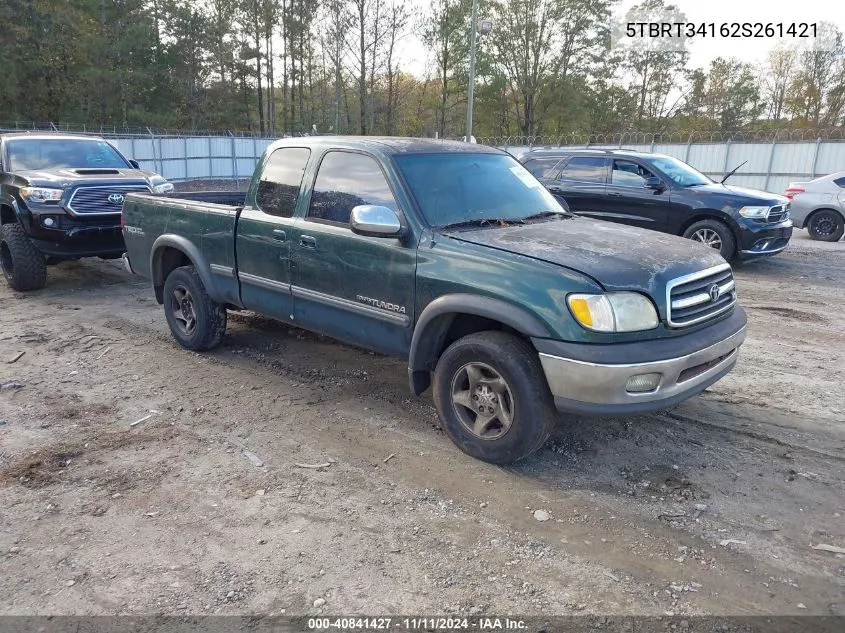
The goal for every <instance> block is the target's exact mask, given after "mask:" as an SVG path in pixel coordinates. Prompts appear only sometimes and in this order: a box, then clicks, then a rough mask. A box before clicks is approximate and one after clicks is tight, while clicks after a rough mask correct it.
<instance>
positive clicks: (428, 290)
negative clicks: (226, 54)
mask: <svg viewBox="0 0 845 633" xmlns="http://www.w3.org/2000/svg"><path fill="white" fill-rule="evenodd" d="M193 197H194V199H192V194H184V195H179V194H174V195H171V196H165V197H162V196H151V195H143V194H129V195H128V196H127V197H126V201H125V203H124V206H123V232H124V239H125V241H126V249H127V253H126V255H125V256H124V257H125V264H126V266H127V268H128V269H129V270H130V271H132V272H135V273H137V274H139V275H142V276H145V277H148V278H149V279H151V281H152V285H153V289H154V290H155V296H156V299H157V300H158V302H159V303H161V304H163V306H164V312H165V316H166V318H167V322H168V324H169V326H170V329H171V331H172V333H173V336H174V337H175V338H176V340H177V341H178V342H179V344H181V345H182V346H183V347H186V348H188V349H191V350H205V349H210V348H212V347H214V346H216V345H218V344H219V343H220V341H221V339H222V337H223V334H224V332H225V330H226V313H227V312H226V311H227V310H251V311H254V312H257V313H260V314H263V315H267V316H270V317H273V318H276V319H279V320H281V321H284V322H286V323H289V324H292V325H296V326H299V327H302V328H305V329H308V330H312V331H315V332H319V333H322V334H326V335H328V336H330V337H333V338H336V339H338V340H342V341H346V342H348V343H351V344H354V345H356V346H360V347H364V348H368V349H372V350H376V351H379V352H382V353H384V354H389V355H392V356H397V357H400V358H402V359H405V360H407V363H408V375H409V381H410V387H411V391H412V392H413V393H414V394H417V395H419V394H421V393H423V392H424V391H426V390H427V389H428V388H429V387H431V388H432V392H433V397H434V403H435V406H436V408H437V411H438V414H439V416H440V419H441V421H442V423H443V427H444V429H445V430H446V432H447V433H448V434H449V436H450V437H451V438H452V440H453V441H454V442H455V443H456V444H457V445H458V446H459V447H460V448H461V449H462V450H464V451H465V452H467V453H468V454H470V455H472V456H474V457H477V458H479V459H482V460H486V461H489V462H494V463H508V462H513V461H516V460H518V459H521V458H523V457H525V456H527V455H529V454H531V453H533V452H534V451H536V450H537V449H539V448H540V447H541V446H542V444H543V443H544V442H545V441H546V439H547V438H548V435H549V433H550V431H551V428H552V425H553V423H554V421H555V419H556V410H557V411H563V412H566V413H571V414H577V415H629V414H638V413H645V412H649V411H656V410H662V409H667V408H669V407H672V406H675V405H677V404H678V403H680V402H682V401H684V400H686V399H688V398H690V397H692V396H694V395H696V394H698V393H700V392H701V391H703V390H704V389H706V388H707V387H708V386H709V385H711V384H713V383H714V382H716V381H717V380H719V379H720V378H722V377H723V376H724V375H725V374H727V373H728V372H729V371H730V370H731V368H732V367H733V366H734V364H735V363H736V360H737V352H738V348H739V346H740V345H741V344H742V342H743V340H744V339H745V331H746V316H745V312H744V311H743V310H742V308H740V307H739V306H738V305H737V304H736V301H737V298H736V288H735V285H734V280H733V275H732V272H731V268H730V266H729V265H728V264H727V263H725V261H724V260H723V259H722V258H721V257H720V256H719V254H718V253H717V252H716V251H714V250H713V249H711V248H708V247H706V246H703V245H699V244H695V243H691V242H689V241H688V240H684V239H682V238H679V237H672V236H668V235H663V234H661V233H655V232H653V231H646V230H642V229H636V228H632V227H626V226H621V225H619V224H612V223H609V222H601V221H596V220H591V219H587V218H581V217H575V216H573V215H571V214H569V213H567V212H565V211H564V210H563V209H562V208H561V207H560V206H559V205H558V203H557V202H556V201H555V199H554V197H553V196H552V195H551V194H549V193H548V192H547V191H546V189H545V188H544V187H543V186H542V185H541V184H540V183H539V182H538V181H537V180H536V179H535V178H534V177H533V176H532V175H531V174H530V173H529V172H528V171H527V170H526V169H525V168H524V167H522V165H520V164H519V163H518V162H517V161H516V160H514V159H513V158H512V157H511V156H510V155H508V154H506V153H504V152H502V151H499V150H496V149H493V148H487V147H483V146H480V145H474V144H467V143H457V142H442V141H433V140H420V139H398V138H389V139H379V138H348V137H324V138H308V139H284V140H280V141H277V142H275V143H273V144H272V145H271V146H270V147H269V148H268V149H267V151H266V152H265V154H264V156H263V157H262V159H261V161H260V163H259V164H258V166H257V168H256V171H255V175H254V177H253V179H252V183H251V185H250V187H249V190H248V191H247V193H246V194H245V196H244V200H243V202H242V204H239V205H238V206H231V203H232V202H241V201H240V200H232V197H231V194H220V198H219V199H215V196H214V194H209V193H207V192H206V193H204V194H202V195H201V196H197V195H194V196H193ZM217 202H228V203H229V204H219V203H217Z"/></svg>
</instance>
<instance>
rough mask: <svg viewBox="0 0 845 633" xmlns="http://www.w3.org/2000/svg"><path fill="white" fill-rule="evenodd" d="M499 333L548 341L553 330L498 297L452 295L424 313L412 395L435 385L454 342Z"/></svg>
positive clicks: (413, 358) (415, 347) (411, 362)
mask: <svg viewBox="0 0 845 633" xmlns="http://www.w3.org/2000/svg"><path fill="white" fill-rule="evenodd" d="M491 329H498V330H504V331H508V332H511V333H514V334H517V335H520V336H522V337H524V338H526V339H527V338H531V337H538V338H548V337H549V336H550V335H551V333H550V331H549V328H548V327H547V326H546V325H545V324H544V323H543V322H542V321H541V320H540V319H539V318H538V317H537V316H535V315H533V314H531V313H530V312H528V311H527V310H525V309H523V308H520V307H518V306H515V305H514V304H512V303H508V302H507V301H504V300H502V299H496V298H494V297H484V296H480V295H472V294H463V293H456V294H449V295H444V296H442V297H438V298H437V299H434V300H433V301H432V302H431V303H429V304H428V305H427V306H426V307H425V309H423V311H422V313H421V314H420V316H419V318H418V319H417V322H416V326H415V327H414V334H413V337H412V339H411V350H410V354H409V357H408V378H409V382H410V387H411V391H412V392H413V393H414V394H415V395H420V394H421V393H423V392H424V391H425V390H426V389H428V388H429V386H430V385H431V375H430V372H431V371H432V370H433V369H434V367H435V366H436V365H437V361H438V359H439V358H440V354H441V353H442V352H443V350H444V349H446V348H447V347H448V346H449V345H450V344H451V343H452V342H454V340H456V339H457V338H460V337H461V336H464V335H466V334H470V333H473V332H480V331H484V330H491Z"/></svg>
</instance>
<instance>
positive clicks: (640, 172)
mask: <svg viewBox="0 0 845 633" xmlns="http://www.w3.org/2000/svg"><path fill="white" fill-rule="evenodd" d="M652 177H654V174H653V173H651V172H650V171H649V170H648V169H646V168H645V167H643V166H642V165H640V164H639V163H634V162H632V161H629V160H614V161H613V171H612V172H611V175H610V182H611V183H612V184H614V185H618V186H620V187H640V188H643V187H645V181H646V179H647V178H652Z"/></svg>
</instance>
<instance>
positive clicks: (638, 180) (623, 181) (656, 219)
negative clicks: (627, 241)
mask: <svg viewBox="0 0 845 633" xmlns="http://www.w3.org/2000/svg"><path fill="white" fill-rule="evenodd" d="M654 176H655V174H653V173H652V172H651V171H650V170H649V169H648V168H646V167H645V166H643V165H641V164H639V163H637V162H635V161H632V160H623V159H614V160H613V167H612V169H611V170H610V182H609V183H608V185H607V193H606V196H607V201H606V205H605V207H606V208H605V212H606V215H605V216H604V217H603V218H602V219H604V220H613V221H614V222H621V223H623V224H630V225H633V226H640V227H642V228H644V229H652V230H654V231H666V230H667V229H668V221H669V213H670V195H669V190H668V189H663V190H662V191H661V190H655V189H648V188H646V186H645V183H646V179H647V178H653V177H654Z"/></svg>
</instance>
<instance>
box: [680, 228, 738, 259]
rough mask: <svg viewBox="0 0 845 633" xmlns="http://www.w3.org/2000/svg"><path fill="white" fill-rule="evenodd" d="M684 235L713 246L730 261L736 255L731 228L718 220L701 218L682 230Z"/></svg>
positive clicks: (734, 240)
mask: <svg viewBox="0 0 845 633" xmlns="http://www.w3.org/2000/svg"><path fill="white" fill-rule="evenodd" d="M684 237H685V238H687V239H690V240H693V241H695V242H701V243H702V244H704V245H706V246H709V247H710V248H715V249H717V250H718V251H719V254H720V255H721V256H722V257H724V258H725V259H726V260H728V261H730V260H731V259H732V258H733V256H734V255H736V239H734V234H733V233H732V232H731V228H730V227H729V226H728V225H727V224H725V223H724V222H719V220H701V221H699V222H696V223H695V224H693V225H691V226H690V227H689V228H688V229H687V230H686V231H684Z"/></svg>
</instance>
